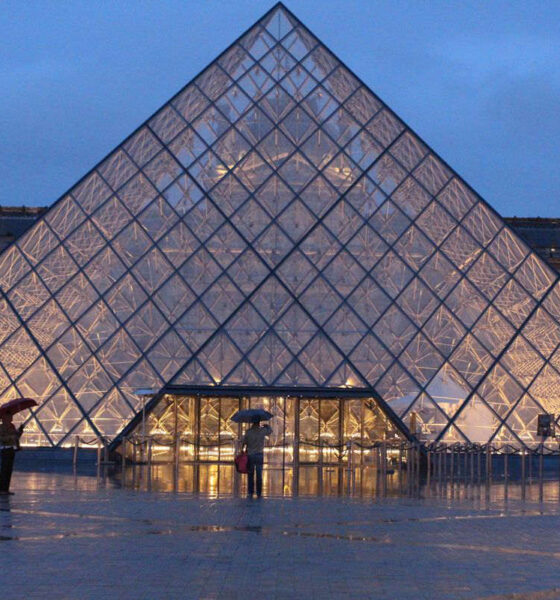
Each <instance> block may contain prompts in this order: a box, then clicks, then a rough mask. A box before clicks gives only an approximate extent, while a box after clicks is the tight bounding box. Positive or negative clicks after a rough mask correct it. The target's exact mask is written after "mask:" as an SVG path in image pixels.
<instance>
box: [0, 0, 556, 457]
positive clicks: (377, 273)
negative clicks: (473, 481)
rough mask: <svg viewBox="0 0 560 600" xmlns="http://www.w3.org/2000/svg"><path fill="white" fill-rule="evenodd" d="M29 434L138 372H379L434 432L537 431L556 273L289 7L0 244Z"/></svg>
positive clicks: (306, 382)
mask: <svg viewBox="0 0 560 600" xmlns="http://www.w3.org/2000/svg"><path fill="white" fill-rule="evenodd" d="M0 289H1V305H0V318H1V321H2V327H1V328H0V388H1V397H0V402H1V401H6V400H9V399H10V398H12V397H15V396H31V397H34V398H36V399H37V400H38V402H39V406H38V407H37V409H36V411H34V413H33V414H32V416H31V417H29V423H28V426H27V428H26V434H25V439H24V441H25V443H27V444H35V445H53V446H54V445H61V444H62V445H64V444H68V443H70V436H73V435H75V434H79V435H84V436H86V437H87V436H88V435H89V436H92V435H96V436H103V437H104V438H106V439H108V440H113V439H115V437H116V436H118V434H119V433H120V432H121V431H122V430H123V429H124V428H125V427H126V426H127V424H128V423H130V422H131V420H132V419H134V417H135V416H136V415H137V414H138V413H139V411H140V410H141V406H142V402H143V398H142V397H141V396H139V395H138V393H137V391H138V389H139V388H152V389H153V390H155V391H156V392H157V391H159V390H162V389H163V388H164V387H165V386H184V387H187V388H188V387H190V386H216V388H220V389H222V388H226V387H227V386H234V387H236V388H239V387H242V386H251V387H252V388H256V387H259V386H262V387H263V388H271V387H275V386H278V387H282V388H293V389H294V390H297V389H301V388H321V389H325V390H326V389H328V390H333V389H337V388H345V389H352V388H356V389H359V390H370V391H371V393H372V397H375V398H377V399H379V402H380V406H385V407H388V408H387V410H388V411H389V412H392V413H394V414H395V415H396V416H397V417H398V418H399V419H400V421H401V423H402V424H404V425H405V426H410V425H411V423H413V424H414V426H415V430H416V434H417V436H418V437H419V438H420V439H422V440H425V441H436V440H441V441H446V442H455V441H457V442H478V443H483V442H488V441H491V442H492V443H495V444H505V443H507V444H513V445H517V446H521V445H527V446H531V445H535V444H537V443H539V442H540V438H538V437H537V416H538V415H539V414H541V413H554V414H555V415H558V414H559V413H560V376H559V372H558V370H559V369H560V353H559V350H558V344H559V342H560V327H559V320H560V297H559V296H560V287H559V284H558V277H557V275H556V274H555V273H554V272H553V271H552V270H551V269H550V268H549V267H548V266H547V265H546V264H545V263H544V262H543V260H541V259H540V258H539V257H538V256H537V255H535V253H534V252H532V251H531V250H530V249H529V248H528V247H527V246H526V245H525V244H524V243H523V242H522V241H521V240H520V239H519V238H518V237H517V236H516V235H515V233H514V232H513V231H512V230H511V229H510V228H509V227H508V226H507V225H506V224H505V223H504V221H503V220H502V219H501V218H500V216H499V215H498V214H497V213H496V212H495V211H494V210H493V209H492V208H491V207H490V206H489V205H488V204H487V203H486V202H485V201H484V200H482V199H481V198H480V197H479V196H478V195H477V194H476V193H475V192H473V190H472V189H471V188H470V187H469V186H468V185H467V184H466V183H465V182H464V181H463V180H462V179H461V178H460V177H459V176H458V175H457V174H456V173H455V172H454V171H453V170H452V169H451V168H450V167H449V166H448V165H447V164H446V163H444V162H443V161H442V160H441V159H440V158H439V157H438V156H437V155H436V154H435V153H434V152H433V151H432V150H431V149H430V148H429V147H428V146H427V145H426V144H425V143H423V142H422V140H421V139H420V138H419V137H418V136H417V135H416V134H415V133H413V131H412V130H411V129H410V128H409V127H407V126H406V125H405V124H404V123H403V122H402V121H401V120H400V119H399V118H398V117H397V116H396V115H395V114H394V113H393V112H392V111H391V110H390V108H388V107H387V106H386V105H385V104H384V103H383V102H382V101H381V100H380V99H379V98H378V97H377V96H376V95H375V94H374V93H372V92H371V90H370V89H369V88H368V87H367V86H366V85H364V84H363V83H362V82H361V81H360V80H359V79H358V78H357V77H356V76H355V75H354V74H353V73H352V72H351V71H350V70H349V69H348V68H347V67H346V66H345V65H344V64H342V63H341V61H340V60H338V59H337V58H336V57H335V56H334V55H333V54H332V53H331V52H330V51H329V50H328V49H327V48H326V47H325V46H324V45H323V44H322V43H321V42H320V41H319V40H318V39H317V38H316V37H314V35H313V34H312V33H310V31H309V30H308V29H307V28H306V27H305V26H304V25H302V23H301V22H300V21H298V20H297V19H296V18H295V17H294V15H293V14H292V13H291V12H289V11H288V10H287V9H286V8H285V7H284V6H283V5H281V4H279V5H276V6H275V7H274V8H273V9H272V10H270V11H269V12H268V13H267V14H266V15H265V16H264V17H263V18H261V19H260V20H259V21H258V22H257V23H256V24H255V25H254V26H253V27H251V28H250V29H249V30H248V31H247V32H246V33H245V34H244V35H242V36H241V37H240V38H239V39H238V40H237V41H236V42H234V43H233V45H231V46H230V47H229V48H228V49H227V50H226V51H225V52H224V53H223V54H221V55H220V56H219V57H218V58H217V59H216V60H215V61H214V62H213V63H212V64H210V65H209V66H208V67H207V68H206V69H205V70H204V71H203V72H202V73H201V74H200V75H198V76H197V77H196V78H195V79H194V80H193V81H191V82H190V83H189V84H188V85H187V86H186V87H184V88H183V89H182V90H181V91H180V92H179V93H178V94H177V95H176V96H174V97H173V98H172V99H171V100H170V101H169V102H168V103H167V104H165V105H164V106H163V107H162V108H161V109H160V110H158V111H157V113H156V114H155V115H153V116H152V117H151V118H150V119H149V120H148V121H146V122H145V123H144V124H143V125H141V126H140V127H139V128H138V129H137V130H136V131H135V132H134V133H133V134H132V135H131V136H130V137H128V138H127V139H126V140H125V141H124V142H123V143H122V144H120V145H119V146H118V147H117V148H116V149H115V150H114V151H113V152H111V154H110V155H109V156H107V157H106V158H105V159H104V160H103V161H102V162H101V163H100V164H98V165H97V166H96V167H95V168H94V169H93V170H92V171H90V172H89V173H88V174H87V175H86V176H85V177H84V178H83V179H82V180H80V181H79V182H78V183H77V184H76V185H75V186H74V187H73V188H71V189H70V190H69V191H68V192H67V193H66V194H65V195H64V196H63V197H62V198H60V199H59V200H58V201H57V202H56V203H55V204H53V206H52V207H51V208H50V210H48V212H46V213H45V214H44V216H42V217H41V218H40V219H39V220H38V221H37V222H36V223H35V225H34V226H33V227H32V228H31V229H30V230H28V231H27V232H26V233H25V234H24V235H23V236H22V237H21V238H19V239H18V240H17V241H16V242H15V243H13V244H12V245H11V246H10V247H9V248H8V249H6V250H5V251H4V252H3V254H2V255H0Z"/></svg>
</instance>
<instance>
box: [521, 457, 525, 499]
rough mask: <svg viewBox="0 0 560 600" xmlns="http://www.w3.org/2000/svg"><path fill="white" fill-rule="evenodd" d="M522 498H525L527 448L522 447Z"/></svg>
mask: <svg viewBox="0 0 560 600" xmlns="http://www.w3.org/2000/svg"><path fill="white" fill-rule="evenodd" d="M521 499H522V500H525V448H522V449H521Z"/></svg>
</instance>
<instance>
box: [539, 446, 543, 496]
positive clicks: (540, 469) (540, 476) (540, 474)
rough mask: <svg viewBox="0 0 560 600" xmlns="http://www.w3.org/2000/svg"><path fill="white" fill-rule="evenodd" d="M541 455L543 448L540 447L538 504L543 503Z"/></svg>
mask: <svg viewBox="0 0 560 600" xmlns="http://www.w3.org/2000/svg"><path fill="white" fill-rule="evenodd" d="M543 455H544V447H541V453H540V454H539V502H542V501H543Z"/></svg>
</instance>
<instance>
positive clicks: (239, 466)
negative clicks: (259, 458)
mask: <svg viewBox="0 0 560 600" xmlns="http://www.w3.org/2000/svg"><path fill="white" fill-rule="evenodd" d="M235 469H236V471H237V472H238V473H248V472H249V455H248V454H247V452H241V453H240V454H238V455H237V456H236V457H235Z"/></svg>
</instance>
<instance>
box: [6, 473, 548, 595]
mask: <svg viewBox="0 0 560 600" xmlns="http://www.w3.org/2000/svg"><path fill="white" fill-rule="evenodd" d="M556 485H557V484H556ZM13 490H14V491H15V492H16V493H15V495H14V496H10V497H5V498H2V499H0V551H1V561H2V573H3V577H2V579H3V584H2V598H5V599H9V600H22V599H23V598H31V599H35V598H50V597H56V598H59V599H60V598H61V599H72V600H75V599H84V600H85V599H88V600H89V599H94V598H95V599H98V598H105V597H109V596H111V597H116V598H119V600H126V599H128V598H130V599H134V600H139V599H146V600H149V599H150V600H151V599H158V600H159V599H175V598H177V599H179V598H181V599H183V598H187V599H190V598H192V599H214V598H215V599H220V600H222V599H230V598H231V599H237V598H239V599H245V598H247V597H256V596H261V597H263V598H271V599H275V598H290V599H291V598H302V599H303V598H321V599H324V598H353V599H361V598H364V599H365V598H371V599H391V600H394V599H401V598H402V599H405V598H406V599H410V598H414V599H417V598H418V599H427V600H428V599H430V600H431V599H439V598H442V599H475V598H476V599H490V598H492V599H494V598H496V597H498V598H500V599H502V598H515V600H518V599H520V598H535V599H540V598H544V599H552V598H560V593H559V592H558V589H559V588H560V576H559V573H560V535H559V534H558V531H560V504H559V502H558V499H557V497H556V496H554V495H549V496H547V497H546V498H545V501H543V502H536V501H535V500H534V499H533V496H532V495H529V496H530V499H528V500H526V501H525V502H522V501H521V500H519V499H511V497H509V498H508V499H507V500H504V497H503V494H501V493H500V492H499V489H497V490H496V491H495V493H494V492H493V493H492V494H490V498H489V499H488V500H487V499H486V497H485V493H484V492H482V491H480V490H475V489H471V490H467V489H465V490H463V491H462V492H461V493H456V494H454V495H453V498H450V497H449V494H448V493H447V494H444V493H435V492H434V493H432V492H431V491H430V490H426V489H424V490H423V491H422V492H421V493H420V494H419V495H417V496H416V497H410V496H401V497H398V496H394V497H390V498H383V497H369V498H364V497H362V498H359V497H345V496H342V497H290V498H281V497H268V498H263V499H261V500H256V499H255V500H248V499H246V498H241V497H235V496H232V495H226V496H224V497H216V496H210V495H207V494H206V495H205V494H198V495H197V494H191V493H183V492H159V491H145V490H139V489H131V488H126V487H120V485H119V483H118V481H116V480H115V479H112V478H110V477H105V476H102V477H99V478H97V477H96V476H95V475H93V476H91V475H86V474H78V475H73V474H72V473H71V472H16V473H15V474H14V482H13ZM440 492H441V490H440ZM511 594H516V595H515V596H511Z"/></svg>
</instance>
